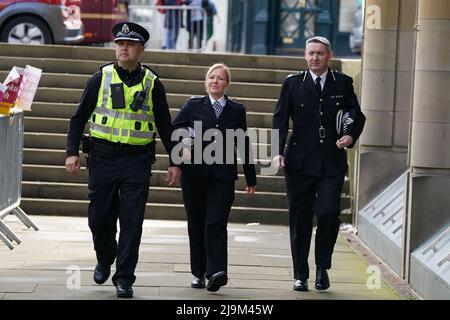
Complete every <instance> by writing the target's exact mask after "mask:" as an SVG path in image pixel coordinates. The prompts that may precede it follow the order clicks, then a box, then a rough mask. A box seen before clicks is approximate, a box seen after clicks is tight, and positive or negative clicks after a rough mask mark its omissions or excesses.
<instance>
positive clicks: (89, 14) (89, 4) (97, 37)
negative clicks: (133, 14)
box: [81, 0, 128, 44]
mask: <svg viewBox="0 0 450 320" xmlns="http://www.w3.org/2000/svg"><path fill="white" fill-rule="evenodd" d="M81 20H83V24H84V27H85V32H84V41H83V42H82V43H85V44H90V43H100V42H110V41H112V40H113V35H112V32H111V29H112V27H113V26H114V25H115V24H116V23H119V22H122V21H126V20H128V0H111V1H104V0H102V1H100V0H83V1H82V2H81Z"/></svg>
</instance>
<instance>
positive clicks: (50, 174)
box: [22, 164, 348, 193]
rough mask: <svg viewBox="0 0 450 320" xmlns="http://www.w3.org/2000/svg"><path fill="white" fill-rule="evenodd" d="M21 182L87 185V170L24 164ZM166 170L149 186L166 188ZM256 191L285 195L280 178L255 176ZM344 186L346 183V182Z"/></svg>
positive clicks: (154, 175) (240, 179)
mask: <svg viewBox="0 0 450 320" xmlns="http://www.w3.org/2000/svg"><path fill="white" fill-rule="evenodd" d="M22 169H23V173H22V175H23V181H28V182H50V183H87V170H86V169H85V167H83V166H82V168H81V171H80V174H79V175H70V174H68V173H67V172H66V171H65V169H64V165H63V164H61V165H35V164H24V165H23V166H22ZM166 173H167V170H156V169H155V170H152V178H151V179H150V185H151V186H159V187H166V186H167V182H166V180H165V179H166ZM257 180H258V185H257V191H261V192H282V193H285V192H286V190H285V182H284V177H282V176H261V175H258V176H257ZM245 185H246V183H245V178H244V175H243V174H239V175H238V180H237V181H236V188H237V189H238V190H243V189H244V188H245ZM346 185H348V182H347V181H346Z"/></svg>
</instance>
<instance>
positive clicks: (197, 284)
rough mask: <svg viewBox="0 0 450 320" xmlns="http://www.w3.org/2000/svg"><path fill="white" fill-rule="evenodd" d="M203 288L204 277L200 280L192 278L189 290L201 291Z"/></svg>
mask: <svg viewBox="0 0 450 320" xmlns="http://www.w3.org/2000/svg"><path fill="white" fill-rule="evenodd" d="M204 287H205V276H203V277H201V278H197V277H194V280H192V282H191V288H194V289H203V288H204Z"/></svg>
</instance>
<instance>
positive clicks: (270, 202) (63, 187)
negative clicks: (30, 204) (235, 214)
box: [22, 181, 348, 209]
mask: <svg viewBox="0 0 450 320" xmlns="http://www.w3.org/2000/svg"><path fill="white" fill-rule="evenodd" d="M87 195H88V186H87V184H80V183H54V182H31V181H24V182H22V197H25V198H41V199H42V198H45V199H68V200H69V199H71V200H88V198H87ZM147 201H148V202H153V203H171V204H183V196H182V192H181V188H169V187H155V186H152V187H150V193H149V197H148V199H147ZM234 205H235V206H238V207H264V208H279V209H287V198H286V194H285V193H277V192H263V191H257V192H256V193H255V194H254V195H252V196H249V195H246V194H245V193H244V191H243V189H240V188H236V197H235V200H234ZM343 205H344V206H343V208H347V207H348V205H347V204H346V203H343Z"/></svg>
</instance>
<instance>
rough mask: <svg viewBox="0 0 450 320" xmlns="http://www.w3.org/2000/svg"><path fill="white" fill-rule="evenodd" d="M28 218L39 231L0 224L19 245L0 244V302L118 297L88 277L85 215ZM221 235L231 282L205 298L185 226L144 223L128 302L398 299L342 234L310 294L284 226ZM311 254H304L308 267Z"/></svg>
mask: <svg viewBox="0 0 450 320" xmlns="http://www.w3.org/2000/svg"><path fill="white" fill-rule="evenodd" d="M31 218H32V219H33V221H34V222H35V223H36V224H37V225H38V226H39V228H40V230H39V231H34V230H29V229H27V228H26V227H24V226H23V224H22V223H21V222H20V221H18V220H17V219H16V218H15V217H14V216H8V217H7V218H6V219H5V222H6V223H7V225H8V226H9V227H10V228H11V229H13V230H14V231H16V232H17V234H18V235H19V238H20V239H21V240H22V243H21V244H20V245H16V246H15V249H14V250H9V249H8V248H7V247H6V246H4V245H3V243H0V299H70V300H72V299H89V300H92V299H108V300H109V299H117V298H116V296H115V288H114V287H113V285H112V283H111V279H109V280H108V281H107V282H106V283H105V284H104V285H101V286H99V285H96V284H95V283H94V281H93V279H92V274H93V268H94V266H95V263H96V260H95V253H94V250H93V245H92V241H91V233H90V231H89V228H88V226H87V218H74V217H46V216H33V217H31ZM228 231H229V240H228V244H229V277H230V281H229V283H228V285H227V286H226V287H223V288H221V290H219V291H218V292H216V293H209V292H207V291H206V290H199V289H191V288H190V281H191V279H192V276H191V274H190V271H189V270H190V269H189V242H188V236H187V228H186V222H184V221H165V220H145V222H144V232H143V236H142V244H141V250H140V257H139V264H138V266H137V270H136V276H137V280H136V283H135V285H134V287H133V288H134V292H135V299H202V300H204V299H258V300H260V299H269V300H277V299H283V300H293V299H401V297H400V295H399V294H398V293H396V292H395V291H393V290H392V289H391V288H390V287H389V286H388V285H387V284H386V283H385V282H384V281H382V282H381V287H380V288H379V289H373V290H369V289H368V287H367V284H366V283H367V280H368V277H369V274H368V273H367V268H368V266H369V264H368V263H367V262H366V261H365V260H364V259H363V258H362V257H361V256H360V255H358V254H357V253H356V252H355V251H354V250H353V249H352V247H350V246H349V245H348V243H347V241H346V240H345V239H344V237H343V236H342V234H341V235H340V236H339V239H338V242H337V244H336V247H335V253H334V255H333V268H332V269H331V271H330V272H329V275H330V281H331V287H330V289H329V290H327V291H323V292H318V291H316V290H315V289H314V286H313V284H314V283H313V282H314V275H315V270H311V276H312V277H311V278H310V280H309V286H310V291H309V292H296V291H293V290H292V284H293V281H292V263H291V255H290V249H289V232H288V228H287V227H284V226H269V225H258V224H250V225H245V224H229V227H228ZM313 248H314V245H312V249H313ZM313 257H314V251H313V250H311V253H310V259H311V260H310V265H311V266H314V260H313ZM77 270H79V273H78V272H77ZM77 275H80V277H77ZM77 284H80V287H79V288H78V289H77V288H76V286H77ZM71 287H75V288H71Z"/></svg>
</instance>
